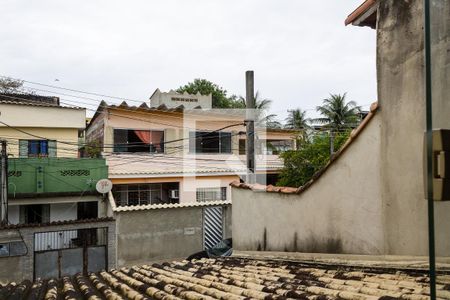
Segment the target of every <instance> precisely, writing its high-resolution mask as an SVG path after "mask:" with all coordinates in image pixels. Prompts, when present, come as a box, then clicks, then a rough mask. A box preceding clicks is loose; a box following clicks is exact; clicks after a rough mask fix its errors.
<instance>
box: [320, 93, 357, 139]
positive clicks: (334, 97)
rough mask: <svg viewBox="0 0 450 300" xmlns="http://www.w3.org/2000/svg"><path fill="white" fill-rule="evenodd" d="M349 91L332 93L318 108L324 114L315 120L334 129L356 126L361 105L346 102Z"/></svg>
mask: <svg viewBox="0 0 450 300" xmlns="http://www.w3.org/2000/svg"><path fill="white" fill-rule="evenodd" d="M346 96H347V93H344V94H343V95H340V94H330V97H329V98H326V99H324V100H323V102H322V105H320V106H317V108H316V110H317V111H318V112H319V113H320V114H321V115H322V117H321V118H316V119H314V121H315V122H317V123H319V124H322V125H324V127H325V128H329V129H332V130H333V131H340V130H342V129H347V128H352V127H356V126H357V124H358V123H359V121H360V112H361V107H360V106H357V105H356V102H354V101H349V102H346V99H345V97H346Z"/></svg>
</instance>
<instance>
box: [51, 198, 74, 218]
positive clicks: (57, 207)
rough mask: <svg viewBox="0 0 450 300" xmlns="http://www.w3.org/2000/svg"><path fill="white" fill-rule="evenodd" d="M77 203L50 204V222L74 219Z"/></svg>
mask: <svg viewBox="0 0 450 300" xmlns="http://www.w3.org/2000/svg"><path fill="white" fill-rule="evenodd" d="M76 219H77V203H76V202H74V203H55V204H50V222H55V221H65V220H76Z"/></svg>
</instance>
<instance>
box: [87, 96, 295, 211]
mask: <svg viewBox="0 0 450 300" xmlns="http://www.w3.org/2000/svg"><path fill="white" fill-rule="evenodd" d="M244 119H245V112H244V111H243V110H221V109H212V98H211V95H200V94H197V95H189V94H187V93H184V94H179V93H176V92H174V91H170V92H168V93H163V92H160V91H159V90H156V91H155V92H154V93H153V95H152V96H151V97H150V104H149V105H148V104H146V103H142V104H141V105H140V106H130V105H128V104H127V103H126V102H123V103H122V104H120V105H108V104H107V103H105V102H102V103H101V104H100V106H99V108H98V110H97V112H96V113H95V115H94V116H93V118H92V121H91V122H90V124H89V125H88V127H87V129H86V140H87V142H88V143H92V144H95V145H99V146H100V148H101V150H102V154H103V156H104V157H105V158H106V160H107V164H108V168H109V179H110V180H111V181H112V182H113V185H114V187H113V195H114V198H115V201H116V204H117V205H119V206H120V205H146V204H161V203H186V202H196V201H225V200H230V188H229V184H230V183H231V182H232V181H234V180H239V179H240V178H242V177H243V176H245V174H246V162H245V150H244V149H245V130H246V129H245V125H244ZM256 134H257V138H258V140H259V143H258V145H261V147H260V148H259V149H260V150H259V151H258V154H257V160H258V161H257V174H258V179H259V180H260V181H263V182H268V183H273V181H274V180H275V177H276V174H277V173H278V172H279V170H280V169H281V167H282V161H281V160H280V158H279V156H278V154H279V152H281V151H284V150H286V149H291V148H292V147H294V146H295V142H294V140H295V137H296V135H297V134H298V132H296V131H291V130H282V129H276V130H271V129H260V130H257V133H256Z"/></svg>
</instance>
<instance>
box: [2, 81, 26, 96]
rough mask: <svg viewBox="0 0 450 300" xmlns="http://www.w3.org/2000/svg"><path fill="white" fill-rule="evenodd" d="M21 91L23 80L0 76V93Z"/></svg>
mask: <svg viewBox="0 0 450 300" xmlns="http://www.w3.org/2000/svg"><path fill="white" fill-rule="evenodd" d="M20 92H23V81H22V80H17V79H12V78H0V93H1V94H14V93H20Z"/></svg>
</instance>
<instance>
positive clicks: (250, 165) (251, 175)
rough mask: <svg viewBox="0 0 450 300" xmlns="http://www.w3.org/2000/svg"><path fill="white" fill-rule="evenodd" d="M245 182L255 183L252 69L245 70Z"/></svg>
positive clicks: (253, 85) (253, 86)
mask: <svg viewBox="0 0 450 300" xmlns="http://www.w3.org/2000/svg"><path fill="white" fill-rule="evenodd" d="M245 92H246V97H245V99H246V103H245V104H246V112H245V116H246V120H245V125H246V129H247V130H246V132H247V135H246V137H247V140H246V143H245V153H246V154H247V180H246V181H247V183H249V184H253V183H256V175H255V83H254V74H253V71H247V72H245Z"/></svg>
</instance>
